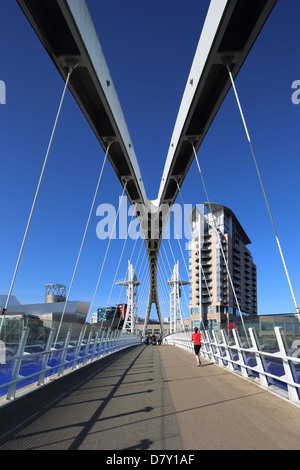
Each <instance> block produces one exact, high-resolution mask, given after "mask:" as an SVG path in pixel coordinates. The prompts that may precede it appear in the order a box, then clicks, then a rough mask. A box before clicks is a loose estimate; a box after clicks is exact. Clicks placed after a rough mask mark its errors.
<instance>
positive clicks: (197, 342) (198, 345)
mask: <svg viewBox="0 0 300 470" xmlns="http://www.w3.org/2000/svg"><path fill="white" fill-rule="evenodd" d="M201 340H202V334H201V333H198V328H197V327H195V328H194V333H193V334H192V337H191V341H192V342H193V343H194V351H195V356H196V361H197V366H200V365H201V361H200V355H199V353H200V348H201Z"/></svg>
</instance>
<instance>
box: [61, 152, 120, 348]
mask: <svg viewBox="0 0 300 470" xmlns="http://www.w3.org/2000/svg"><path fill="white" fill-rule="evenodd" d="M110 146H111V144H109V145H108V147H107V149H106V153H105V157H104V160H103V164H102V167H101V171H100V175H99V178H98V182H97V186H96V190H95V194H94V197H93V201H92V205H91V209H90V213H89V216H88V220H87V223H86V227H85V231H84V234H83V238H82V242H81V245H80V249H79V253H78V256H77V261H76V264H75V268H74V271H73V275H72V279H71V283H70V286H69V291H68V295H67V298H66V300H65V305H64V308H63V312H62V314H61V317H60V322H59V327H58V330H57V335H56V340H55V344H56V342H57V339H58V335H59V332H60V329H61V325H62V321H63V318H64V315H65V311H66V308H67V304H68V301H69V297H70V293H71V289H72V286H73V282H74V278H75V274H76V271H77V267H78V263H79V259H80V256H81V252H82V248H83V245H84V242H85V238H86V234H87V230H88V227H89V224H90V220H91V216H92V213H93V210H94V205H95V201H96V197H97V194H98V190H99V186H100V182H101V179H102V174H103V170H104V166H105V163H106V160H107V156H108V152H109V148H110Z"/></svg>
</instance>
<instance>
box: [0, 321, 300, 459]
mask: <svg viewBox="0 0 300 470" xmlns="http://www.w3.org/2000/svg"><path fill="white" fill-rule="evenodd" d="M284 317H285V320H286V316H284ZM283 320H284V318H281V322H283ZM290 320H292V321H291V323H289V327H288V328H287V330H288V332H290V331H291V330H292V328H291V325H294V329H295V331H294V332H293V334H292V336H290V337H289V334H286V332H285V330H284V328H283V327H279V326H275V327H274V330H273V331H272V332H271V335H270V334H268V335H265V334H264V333H265V332H266V330H264V329H259V325H258V324H256V325H254V324H251V325H250V324H249V325H247V326H248V327H249V328H248V330H247V336H246V335H245V334H244V333H243V330H241V331H240V330H239V328H241V327H242V325H235V328H233V329H228V328H227V329H226V328H225V329H224V330H221V331H208V330H202V335H203V343H202V348H201V362H202V365H201V367H196V361H195V358H194V356H193V351H192V346H191V341H190V335H191V333H188V332H183V333H177V334H174V335H170V336H167V337H166V338H165V340H164V342H163V344H162V345H161V346H157V345H148V346H147V345H144V344H141V341H140V337H139V336H135V335H132V334H129V333H127V332H125V333H124V332H102V334H101V335H100V334H99V333H100V332H99V331H97V330H95V329H94V328H92V327H91V328H90V330H89V331H88V329H87V328H84V329H82V330H81V331H80V332H77V333H75V331H76V330H74V331H73V333H72V330H71V329H69V330H68V331H67V334H66V338H65V341H64V342H63V341H60V340H61V339H62V336H60V340H59V341H58V342H57V343H56V345H55V348H53V347H49V346H50V345H51V338H53V330H50V329H49V337H48V338H44V339H43V341H42V339H39V340H36V339H35V340H32V339H31V340H30V339H28V336H29V327H28V326H27V327H26V328H25V329H24V331H23V334H22V338H21V340H20V342H19V344H18V348H17V350H16V352H15V355H12V350H13V345H11V348H10V351H7V354H6V364H5V365H3V364H2V366H1V372H2V376H1V385H0V387H1V395H2V399H1V402H0V403H1V408H0V431H1V432H0V435H1V438H0V449H3V450H5V449H11V450H24V449H32V450H38V449H43V450H56V449H60V450H67V449H68V450H71V449H73V450H75V449H76V450H87V449H90V450H170V449H172V450H199V449H273V450H275V449H297V448H298V447H299V438H300V419H299V418H300V407H299V405H300V400H299V397H300V392H299V389H300V359H299V358H298V355H299V352H300V349H299V344H300V343H299V340H298V341H296V342H297V344H295V339H294V338H295V332H296V331H298V337H299V321H298V318H297V317H296V316H292V317H291V318H290ZM269 331H270V330H268V332H269ZM76 336H77V341H76ZM291 338H293V341H291ZM248 341H250V343H249V342H248ZM4 371H6V377H5V376H4Z"/></svg>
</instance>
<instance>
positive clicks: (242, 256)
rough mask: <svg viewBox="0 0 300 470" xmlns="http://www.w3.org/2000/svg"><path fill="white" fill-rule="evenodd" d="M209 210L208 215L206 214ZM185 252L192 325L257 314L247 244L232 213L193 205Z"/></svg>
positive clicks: (214, 206)
mask: <svg viewBox="0 0 300 470" xmlns="http://www.w3.org/2000/svg"><path fill="white" fill-rule="evenodd" d="M210 209H211V211H212V212H210ZM191 221H192V239H191V241H190V250H189V277H190V279H189V281H190V299H189V304H190V312H191V317H190V319H191V322H192V326H197V325H199V321H200V319H202V320H203V321H204V323H205V324H208V325H211V326H213V325H214V324H215V323H220V322H226V321H228V320H230V321H232V320H233V319H234V318H235V316H236V319H237V320H238V319H239V317H240V312H241V313H242V314H243V315H245V314H246V315H257V281H256V266H255V264H254V263H253V259H252V255H251V252H250V251H249V249H248V248H247V245H249V244H250V243H251V241H250V240H249V238H248V236H247V234H246V233H245V231H244V229H243V228H242V226H241V224H240V223H239V221H238V220H237V218H236V216H235V215H234V213H233V212H232V211H231V210H230V209H228V208H227V207H225V206H223V205H221V204H214V203H211V204H209V205H208V204H207V203H206V204H204V205H201V206H196V207H195V208H194V209H193V212H192V215H191Z"/></svg>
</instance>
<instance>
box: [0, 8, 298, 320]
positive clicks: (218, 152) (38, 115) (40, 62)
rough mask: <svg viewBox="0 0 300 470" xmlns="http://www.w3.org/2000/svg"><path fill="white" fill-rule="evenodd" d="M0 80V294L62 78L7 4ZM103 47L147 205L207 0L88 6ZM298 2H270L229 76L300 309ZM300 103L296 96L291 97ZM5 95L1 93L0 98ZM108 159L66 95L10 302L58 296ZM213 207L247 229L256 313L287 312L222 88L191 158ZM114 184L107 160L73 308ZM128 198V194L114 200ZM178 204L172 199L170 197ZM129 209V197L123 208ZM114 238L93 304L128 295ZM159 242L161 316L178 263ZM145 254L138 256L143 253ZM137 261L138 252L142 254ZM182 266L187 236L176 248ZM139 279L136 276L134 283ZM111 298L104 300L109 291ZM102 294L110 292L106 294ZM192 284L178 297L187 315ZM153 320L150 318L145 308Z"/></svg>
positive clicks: (198, 194) (95, 253) (263, 214)
mask: <svg viewBox="0 0 300 470" xmlns="http://www.w3.org/2000/svg"><path fill="white" fill-rule="evenodd" d="M0 3H1V16H0V40H1V48H0V80H1V81H3V82H4V83H5V85H6V104H5V105H2V104H1V105H0V124H1V126H0V161H1V165H0V172H1V173H0V175H1V195H0V224H1V230H0V266H1V269H0V294H6V293H7V292H8V290H9V286H10V283H11V279H12V276H13V271H14V268H15V264H16V260H17V256H18V253H19V249H20V246H21V242H22V238H23V234H24V230H25V227H26V223H27V219H28V215H29V211H30V207H31V204H32V201H33V197H34V193H35V189H36V185H37V182H38V178H39V174H40V171H41V167H42V164H43V161H44V157H45V152H46V149H47V146H48V142H49V138H50V134H51V130H52V126H53V123H54V119H55V115H56V112H57V108H58V104H59V100H60V97H61V93H62V90H63V86H64V83H63V81H62V79H61V77H60V76H59V74H58V72H57V71H56V69H55V67H54V65H53V64H52V62H51V60H50V59H49V57H48V55H47V53H46V52H45V50H44V49H43V47H42V45H41V44H40V42H39V40H38V38H37V37H36V35H35V33H34V32H33V30H32V28H31V26H30V25H29V23H28V22H27V20H26V18H25V17H24V15H23V13H22V11H21V10H20V8H19V6H18V4H17V2H16V1H14V0H1V1H0ZM87 4H88V7H89V9H90V12H91V15H92V18H93V21H94V24H95V27H96V30H97V33H98V35H99V39H100V43H101V46H102V49H103V51H104V54H105V57H106V61H107V64H108V67H109V69H110V72H111V76H112V79H113V82H114V85H115V88H116V91H117V94H118V97H119V101H120V103H121V107H122V109H123V112H124V116H125V119H126V122H127V125H128V129H129V132H130V135H131V139H132V142H133V146H134V149H135V153H136V156H137V159H138V163H139V166H140V170H141V174H142V177H143V180H144V185H145V188H146V192H147V196H148V198H149V199H156V197H157V194H158V189H159V182H160V179H161V176H162V171H163V167H164V163H165V160H166V156H167V151H168V148H169V144H170V139H171V135H172V131H173V128H174V125H175V120H176V116H177V112H178V109H179V105H180V102H181V98H182V95H183V91H184V88H185V84H186V81H187V78H188V74H189V70H190V67H191V64H192V60H193V57H194V53H195V50H196V47H197V44H198V40H199V37H200V34H201V30H202V26H203V22H204V19H205V16H206V13H207V9H208V5H209V1H208V0H201V1H199V0H198V1H196V0H186V1H184V2H183V1H182V0H180V1H179V0H163V1H161V0H160V1H158V0H153V1H152V2H141V1H137V0H128V1H126V2H124V1H120V0H111V1H110V2H100V1H98V0H88V1H87ZM299 17H300V3H299V1H298V0H279V1H278V3H277V5H276V7H275V9H274V11H273V12H272V15H271V16H270V18H269V20H268V21H267V23H266V25H265V27H264V29H263V31H262V32H261V34H260V36H259V38H258V40H257V42H256V43H255V45H254V47H253V49H252V50H251V53H250V54H249V56H248V58H247V60H246V62H245V64H244V66H243V68H242V70H241V72H240V73H239V75H238V78H237V80H236V85H237V89H238V92H239V95H240V99H241V103H242V106H243V109H244V112H245V117H246V120H247V123H248V128H249V131H250V135H251V138H252V142H253V146H254V150H255V153H256V158H257V161H258V165H259V168H260V171H261V175H262V179H263V182H264V185H265V189H266V193H267V196H268V199H269V203H270V207H271V210H272V214H273V217H274V221H275V225H276V228H277V232H278V235H279V239H280V242H281V245H282V249H283V254H284V256H285V260H286V264H287V268H288V271H289V274H290V278H291V282H292V286H293V289H294V292H295V296H296V299H297V300H298V303H300V300H299V299H300V264H299V253H298V245H299V232H300V230H299V229H300V221H299V215H298V205H299V199H300V198H299V195H300V186H299V181H300V178H299V167H300V160H299V150H300V139H299V122H300V105H297V104H293V102H292V99H291V98H292V94H293V92H294V91H295V90H293V89H292V83H293V82H294V81H295V80H300V68H299V62H300V61H299ZM299 96H300V95H299ZM0 98H1V95H0ZM103 158H104V153H103V150H102V149H101V148H100V146H99V144H98V142H97V140H96V138H95V136H94V135H93V133H92V131H91V130H90V128H89V126H88V124H87V122H86V121H85V119H84V117H83V116H82V114H81V112H80V110H79V108H78V106H77V105H76V103H75V102H74V100H73V98H72V96H71V94H70V93H69V92H67V95H66V99H65V102H64V105H63V109H62V114H61V117H60V121H59V124H58V128H57V132H56V135H55V138H54V142H53V146H52V149H51V153H50V156H49V160H48V164H47V167H46V171H45V175H44V179H43V182H42V185H41V191H40V194H39V198H38V201H37V205H36V209H35V212H34V215H33V219H32V224H31V226H30V230H29V233H28V239H27V242H26V245H25V248H24V252H23V257H22V260H21V263H20V268H19V271H18V275H17V278H16V282H15V286H14V290H13V295H15V296H16V297H17V298H18V299H19V300H20V302H21V303H35V302H43V301H44V290H45V284H47V283H61V284H65V285H66V286H67V288H68V286H69V284H70V281H71V278H72V274H73V269H74V266H75V262H76V258H77V254H78V251H79V247H80V244H81V240H82V236H83V232H84V228H85V224H86V221H87V217H88V214H89V209H90V205H91V201H92V198H93V194H94V191H95V187H96V183H97V179H98V174H99V171H100V167H101V165H102V162H103ZM198 158H199V161H200V165H201V169H202V172H203V176H204V179H205V184H206V187H207V191H208V195H209V199H210V201H211V202H217V203H220V204H223V205H225V206H227V207H229V208H230V209H231V210H232V211H233V212H234V213H235V215H236V217H237V218H238V220H239V221H240V223H241V224H242V226H243V228H244V229H245V231H246V233H247V234H248V236H249V238H250V240H251V242H252V243H251V245H250V246H249V249H250V250H251V252H252V254H253V258H254V262H255V263H256V265H257V273H258V312H259V313H260V314H263V313H286V312H295V307H294V303H293V299H292V295H291V292H290V289H289V286H288V282H287V278H286V275H285V272H284V269H283V265H282V261H281V258H280V255H279V251H278V248H277V244H276V240H275V236H274V232H273V228H272V224H271V221H270V218H269V215H268V211H267V208H266V204H265V201H264V198H263V194H262V191H261V188H260V185H259V181H258V177H257V173H256V170H255V166H254V162H253V159H252V155H251V153H250V149H249V146H248V143H247V140H246V137H245V133H244V130H243V127H242V123H241V119H240V115H239V113H238V109H237V105H236V102H235V99H234V95H233V91H232V90H230V92H229V94H228V95H227V97H226V99H225V101H224V103H223V105H222V107H221V109H220V111H219V113H218V115H217V117H216V119H215V120H214V122H213V124H212V126H211V128H210V130H209V132H208V134H207V136H206V139H205V141H204V143H203V145H202V147H201V148H200V150H199V152H198ZM121 194H122V188H121V186H120V183H119V182H118V180H117V178H116V176H115V174H114V172H113V170H112V168H111V166H110V164H109V163H107V165H106V167H105V171H104V177H103V179H102V183H101V186H100V190H99V194H98V197H97V201H96V206H95V210H94V212H93V215H92V219H91V223H90V227H89V231H88V234H87V238H86V242H85V245H84V248H83V252H82V257H81V259H80V263H79V265H78V270H77V274H76V277H75V281H74V285H73V288H72V292H71V296H70V299H71V300H85V301H91V300H92V297H93V295H94V291H95V287H96V283H97V279H98V276H99V273H100V270H101V267H102V263H103V259H104V255H105V252H106V248H107V243H108V240H99V238H98V237H97V235H96V227H97V224H98V222H99V220H100V219H99V217H97V215H96V208H97V207H98V206H99V205H101V204H104V203H107V204H113V205H114V206H115V207H117V205H118V200H119V196H120V195H121ZM182 197H183V201H184V203H185V204H191V205H195V204H201V203H203V202H204V201H205V194H204V191H203V187H202V183H201V179H200V175H199V172H198V170H197V166H196V163H195V162H194V163H193V165H192V166H191V169H190V171H189V174H188V175H187V178H186V180H185V182H184V184H183V187H182ZM124 202H125V203H127V202H126V199H125V201H124ZM177 202H178V203H180V200H178V201H177ZM127 204H128V203H127ZM123 246H124V240H112V242H111V245H110V249H109V252H108V256H107V261H106V263H105V265H104V270H103V275H102V278H101V281H100V285H99V289H98V293H97V296H96V302H95V308H96V307H97V306H105V305H107V302H109V304H112V305H114V304H115V303H116V302H118V301H120V302H123V301H125V291H124V290H123V293H122V296H121V298H120V297H119V295H120V292H121V288H120V287H119V286H116V287H114V288H113V280H114V278H115V273H116V268H117V266H118V263H119V260H120V257H121V253H122V249H123ZM163 246H164V248H165V252H166V254H167V256H165V252H164V250H163V252H162V255H163V256H162V260H161V263H160V266H159V288H160V292H161V309H162V314H163V317H166V316H168V315H169V307H168V305H167V301H168V295H169V294H168V293H169V290H168V286H167V285H166V279H167V275H169V274H170V270H169V266H168V263H169V264H170V266H171V268H172V269H173V266H174V261H173V255H172V252H173V254H174V257H175V259H176V260H179V264H180V274H181V277H182V278H184V279H186V280H187V272H186V269H185V265H184V261H183V259H182V255H181V250H180V248H179V244H178V241H177V240H176V239H175V240H174V239H172V240H171V247H172V252H171V249H170V246H169V244H168V242H167V241H164V243H163ZM141 247H142V248H141ZM133 248H134V241H133V240H131V239H128V241H127V243H126V247H125V250H124V255H123V256H122V258H121V261H120V266H119V270H118V272H117V274H116V279H117V280H119V279H123V278H124V277H125V275H126V269H127V263H128V259H129V258H130V256H131V253H132V251H133ZM140 248H141V254H140V257H139V258H138V254H139V250H140ZM181 248H182V250H183V252H184V256H185V262H186V264H188V256H187V251H186V249H185V240H181ZM143 254H144V247H143V246H142V244H141V240H139V241H138V242H137V244H136V246H135V250H134V252H133V258H132V260H133V264H134V265H135V267H136V272H137V273H140V279H141V281H142V283H143V285H142V286H141V288H140V311H139V315H140V316H143V315H144V313H145V308H146V301H147V289H148V285H147V276H146V269H145V261H146V259H145V258H144V262H143V263H142V259H143ZM143 273H145V274H144V275H143ZM111 291H112V293H111ZM110 293H111V295H110ZM186 299H188V290H187V288H186V290H185V295H183V296H182V305H183V309H184V313H185V315H187V303H186ZM151 317H153V318H156V313H155V312H152V314H151Z"/></svg>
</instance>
